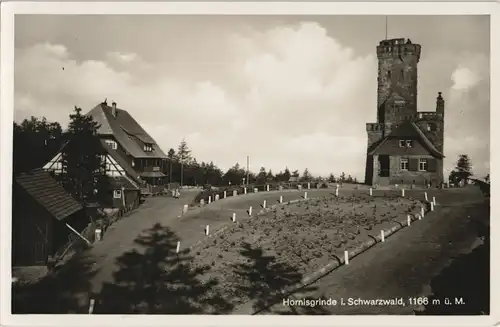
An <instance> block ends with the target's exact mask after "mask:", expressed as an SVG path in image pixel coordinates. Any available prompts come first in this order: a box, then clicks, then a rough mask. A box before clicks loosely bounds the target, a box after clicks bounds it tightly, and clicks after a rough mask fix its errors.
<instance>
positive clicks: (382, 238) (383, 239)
mask: <svg viewBox="0 0 500 327" xmlns="http://www.w3.org/2000/svg"><path fill="white" fill-rule="evenodd" d="M380 240H381V241H382V242H385V233H384V230H383V229H382V230H381V231H380Z"/></svg>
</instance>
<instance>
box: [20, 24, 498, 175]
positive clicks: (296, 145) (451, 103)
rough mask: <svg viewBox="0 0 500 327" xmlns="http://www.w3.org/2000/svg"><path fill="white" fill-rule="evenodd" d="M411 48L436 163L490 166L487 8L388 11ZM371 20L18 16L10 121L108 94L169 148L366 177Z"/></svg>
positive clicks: (372, 108)
mask: <svg viewBox="0 0 500 327" xmlns="http://www.w3.org/2000/svg"><path fill="white" fill-rule="evenodd" d="M388 36H389V38H391V37H409V38H410V39H411V40H412V41H413V42H414V43H419V44H421V45H422V56H421V60H420V64H419V68H418V69H419V85H418V89H419V95H418V107H419V110H420V111H433V110H435V99H436V96H437V92H438V91H441V92H443V96H444V97H445V100H446V109H445V115H446V118H445V145H444V147H445V155H446V156H447V158H446V159H445V160H446V162H445V173H446V171H447V170H449V169H450V168H451V167H452V166H453V164H454V162H455V161H456V157H457V155H458V154H461V153H467V154H469V155H470V157H471V159H472V162H473V165H474V171H475V172H476V174H477V175H478V176H480V177H482V176H484V174H486V173H487V172H489V161H490V154H489V144H490V142H489V140H490V128H489V121H490V118H489V117H490V112H489V51H490V49H489V39H490V36H489V17H488V16H391V17H390V18H389V24H388ZM383 38H385V17H383V16H151V15H147V16H146V15H144V16H107V15H106V16H105V15H99V16H97V15H96V16H93V15H92V16H91V15H89V16H75V15H68V16H49V15H46V16H42V15H38V16H34V15H30V16H20V15H17V16H16V21H15V45H16V50H15V60H16V62H15V65H16V66H15V119H16V120H17V121H19V120H22V119H24V118H26V117H29V116H31V115H34V116H38V117H39V116H42V115H43V116H46V117H47V119H49V120H52V121H59V122H61V124H62V125H63V126H65V125H66V124H67V122H68V115H69V114H70V113H71V111H72V110H73V108H74V106H75V105H76V106H79V107H81V108H82V109H83V110H84V111H88V110H90V109H91V108H92V107H94V106H95V105H96V104H98V103H99V102H101V101H102V100H104V99H105V98H107V99H108V101H109V102H111V101H116V102H117V103H118V107H120V108H123V109H126V110H128V111H129V112H130V113H131V114H132V115H133V116H134V117H135V118H136V119H137V120H138V121H139V122H140V124H142V125H143V126H144V127H145V129H146V130H147V131H148V132H149V133H150V134H151V135H152V136H153V138H155V139H156V141H157V142H158V144H159V145H160V146H161V147H162V148H163V149H164V151H165V152H166V151H168V149H169V148H176V147H177V145H178V143H179V142H180V141H181V139H182V138H185V139H186V141H187V142H188V145H189V146H190V147H191V149H192V150H193V154H194V156H195V157H196V158H197V159H198V160H199V161H201V160H204V161H210V160H213V161H214V162H215V163H216V164H217V165H219V166H220V167H221V168H223V169H226V168H229V167H230V166H232V165H234V163H236V162H240V163H242V164H244V163H245V162H246V156H247V155H249V156H250V159H251V160H250V161H251V162H250V169H251V170H253V171H258V169H259V167H260V166H264V167H266V168H268V169H269V168H271V169H273V171H279V170H282V169H284V167H285V166H288V167H289V168H290V169H299V170H300V171H302V170H303V169H304V168H306V167H307V168H308V169H309V170H310V171H311V172H312V173H313V174H322V175H326V174H328V173H330V172H333V173H334V174H336V175H338V174H340V173H341V172H342V171H345V172H346V174H348V173H350V174H352V175H353V176H356V177H357V178H358V179H363V178H364V163H365V153H366V143H367V136H366V131H365V123H366V122H375V113H376V87H377V80H376V74H377V59H376V55H375V47H376V46H377V44H378V42H379V41H380V40H381V39H383Z"/></svg>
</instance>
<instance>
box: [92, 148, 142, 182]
mask: <svg viewBox="0 0 500 327" xmlns="http://www.w3.org/2000/svg"><path fill="white" fill-rule="evenodd" d="M101 144H102V147H103V148H104V150H106V151H107V152H108V153H109V155H110V156H111V157H113V159H115V160H116V162H117V163H118V164H119V165H120V166H121V167H122V168H123V169H124V170H125V173H126V174H127V176H128V177H129V178H131V179H132V180H133V181H134V182H136V183H137V184H142V179H141V178H140V176H139V174H137V172H136V171H135V169H134V168H132V166H130V165H129V163H128V162H127V160H125V159H124V158H123V157H122V156H121V155H120V154H119V153H118V152H117V151H116V150H113V149H112V148H111V147H110V146H109V145H108V144H107V143H106V141H105V140H103V139H101Z"/></svg>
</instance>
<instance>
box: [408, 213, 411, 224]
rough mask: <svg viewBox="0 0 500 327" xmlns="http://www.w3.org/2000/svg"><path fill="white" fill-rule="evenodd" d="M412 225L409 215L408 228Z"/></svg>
mask: <svg viewBox="0 0 500 327" xmlns="http://www.w3.org/2000/svg"><path fill="white" fill-rule="evenodd" d="M410 225H411V216H410V215H408V226H410Z"/></svg>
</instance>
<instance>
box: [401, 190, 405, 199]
mask: <svg viewBox="0 0 500 327" xmlns="http://www.w3.org/2000/svg"><path fill="white" fill-rule="evenodd" d="M401 196H402V197H403V198H404V197H405V189H404V188H402V189H401Z"/></svg>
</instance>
